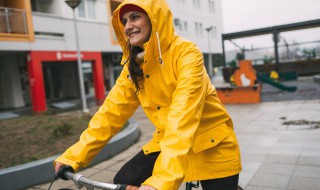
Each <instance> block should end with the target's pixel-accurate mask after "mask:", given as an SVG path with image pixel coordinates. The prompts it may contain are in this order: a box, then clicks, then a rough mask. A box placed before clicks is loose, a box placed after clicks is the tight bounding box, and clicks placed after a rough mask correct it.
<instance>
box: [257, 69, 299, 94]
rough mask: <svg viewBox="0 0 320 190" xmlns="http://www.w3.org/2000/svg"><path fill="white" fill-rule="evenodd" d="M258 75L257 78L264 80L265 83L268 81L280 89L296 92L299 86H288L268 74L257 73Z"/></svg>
mask: <svg viewBox="0 0 320 190" xmlns="http://www.w3.org/2000/svg"><path fill="white" fill-rule="evenodd" d="M256 75H257V78H258V79H259V80H260V81H261V82H264V83H268V84H270V85H272V86H274V87H276V88H279V89H280V90H284V91H289V92H294V91H296V90H297V87H296V86H287V85H284V84H282V83H280V82H277V81H274V80H272V79H271V78H269V77H267V76H264V75H262V74H259V73H256Z"/></svg>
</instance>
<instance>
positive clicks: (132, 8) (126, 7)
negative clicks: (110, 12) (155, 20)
mask: <svg viewBox="0 0 320 190" xmlns="http://www.w3.org/2000/svg"><path fill="white" fill-rule="evenodd" d="M129 11H138V12H141V13H144V14H147V12H146V11H145V10H144V9H143V8H141V7H139V6H137V5H133V4H127V5H124V6H123V7H122V8H121V9H120V14H119V16H120V20H121V19H122V17H123V15H124V14H125V13H126V12H129Z"/></svg>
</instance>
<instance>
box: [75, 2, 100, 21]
mask: <svg viewBox="0 0 320 190" xmlns="http://www.w3.org/2000/svg"><path fill="white" fill-rule="evenodd" d="M95 5H96V0H85V1H82V2H81V3H80V5H79V6H78V15H79V17H81V18H90V19H95V18H96V14H95Z"/></svg>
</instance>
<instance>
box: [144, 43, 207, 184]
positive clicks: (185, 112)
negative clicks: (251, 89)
mask: <svg viewBox="0 0 320 190" xmlns="http://www.w3.org/2000/svg"><path fill="white" fill-rule="evenodd" d="M189 46H190V47H189ZM185 47H186V46H185ZM187 47H188V48H181V49H180V50H177V51H176V52H179V55H178V59H177V60H176V61H175V62H176V63H174V64H176V66H174V67H176V73H177V85H176V89H175V91H174V93H173V99H172V104H171V105H170V110H169V114H168V116H167V122H166V124H165V134H164V138H163V139H162V140H161V141H160V148H161V153H160V155H159V157H158V159H157V161H156V163H155V166H154V170H153V174H152V176H151V177H150V178H148V179H147V180H146V181H145V182H144V183H143V184H145V185H149V186H152V187H154V188H156V189H157V190H173V189H178V188H179V186H180V184H181V183H182V181H183V179H184V177H185V175H186V172H187V168H188V165H187V155H188V152H189V151H191V147H192V146H193V144H194V141H195V136H196V131H197V128H198V126H199V123H200V118H201V114H202V110H203V107H204V98H205V91H206V86H207V85H205V84H204V83H205V81H208V80H205V77H206V76H207V74H206V72H205V68H204V64H203V57H202V53H201V52H200V50H199V49H198V48H197V47H195V45H192V46H191V45H190V44H187ZM181 51H182V52H181ZM165 64H166V63H165Z"/></svg>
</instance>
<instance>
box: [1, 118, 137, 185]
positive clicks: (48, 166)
mask: <svg viewBox="0 0 320 190" xmlns="http://www.w3.org/2000/svg"><path fill="white" fill-rule="evenodd" d="M139 134H140V131H139V129H138V123H137V122H136V121H135V120H133V119H130V120H129V125H128V127H127V128H126V129H124V130H123V131H121V132H120V133H118V134H117V135H116V136H114V137H113V138H112V140H111V141H110V143H109V144H108V145H106V146H105V147H104V148H103V149H102V151H101V152H100V153H99V154H98V155H97V156H96V158H95V159H94V160H93V161H92V163H91V165H94V164H97V163H99V162H101V161H104V160H106V159H108V158H110V157H112V156H114V155H116V154H118V153H119V152H121V151H123V150H125V149H126V148H128V147H129V146H131V145H132V144H133V143H134V142H135V141H136V140H137V139H138V137H139ZM58 156H59V155H56V156H52V157H49V158H45V159H41V160H37V161H34V162H29V163H26V164H21V165H19V166H14V167H10V168H5V169H1V170H0V182H1V189H23V188H27V187H31V186H34V185H37V184H40V183H44V182H48V181H51V180H52V179H53V176H54V170H53V167H52V163H53V161H54V160H55V159H56V158H57V157H58Z"/></svg>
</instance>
